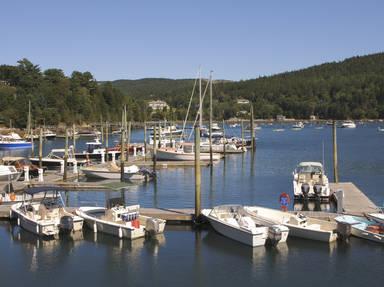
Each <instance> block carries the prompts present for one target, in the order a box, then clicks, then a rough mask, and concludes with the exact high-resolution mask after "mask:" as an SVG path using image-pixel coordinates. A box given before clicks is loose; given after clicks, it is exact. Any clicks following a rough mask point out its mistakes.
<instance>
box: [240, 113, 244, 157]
mask: <svg viewBox="0 0 384 287" xmlns="http://www.w3.org/2000/svg"><path fill="white" fill-rule="evenodd" d="M241 150H242V151H244V121H243V120H241Z"/></svg>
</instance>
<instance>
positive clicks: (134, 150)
mask: <svg viewBox="0 0 384 287" xmlns="http://www.w3.org/2000/svg"><path fill="white" fill-rule="evenodd" d="M136 151H137V148H136V146H134V147H133V156H134V157H136V156H137V154H136Z"/></svg>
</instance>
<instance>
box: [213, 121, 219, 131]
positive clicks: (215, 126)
mask: <svg viewBox="0 0 384 287" xmlns="http://www.w3.org/2000/svg"><path fill="white" fill-rule="evenodd" d="M211 129H212V131H220V130H221V127H219V124H218V123H212V128H211Z"/></svg>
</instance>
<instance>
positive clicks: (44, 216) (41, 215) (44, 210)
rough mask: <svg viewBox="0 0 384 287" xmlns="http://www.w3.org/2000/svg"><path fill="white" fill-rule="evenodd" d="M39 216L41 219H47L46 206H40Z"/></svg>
mask: <svg viewBox="0 0 384 287" xmlns="http://www.w3.org/2000/svg"><path fill="white" fill-rule="evenodd" d="M38 215H40V218H41V219H45V218H46V217H47V208H46V207H45V206H44V204H40V205H39V211H38Z"/></svg>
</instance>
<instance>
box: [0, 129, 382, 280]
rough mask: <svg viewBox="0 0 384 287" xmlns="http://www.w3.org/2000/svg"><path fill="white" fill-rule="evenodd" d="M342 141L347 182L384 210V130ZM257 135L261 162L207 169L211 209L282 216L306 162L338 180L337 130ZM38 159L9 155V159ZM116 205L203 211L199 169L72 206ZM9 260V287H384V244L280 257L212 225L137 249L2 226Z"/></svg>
mask: <svg viewBox="0 0 384 287" xmlns="http://www.w3.org/2000/svg"><path fill="white" fill-rule="evenodd" d="M276 128H285V130H284V131H274V129H276ZM337 132H338V148H339V177H340V181H343V182H347V181H351V182H353V183H355V184H356V185H357V186H358V187H359V188H360V189H361V190H363V191H364V192H365V194H366V195H367V196H368V197H369V198H370V199H372V200H373V201H374V202H375V203H376V204H377V205H378V206H382V205H383V201H384V193H383V186H384V145H383V144H384V133H383V132H378V131H377V125H376V124H364V125H358V127H357V128H356V129H338V131H337ZM226 133H227V134H228V133H233V134H239V130H238V129H230V128H228V130H227V131H226ZM142 135H143V132H142V131H141V130H137V131H134V132H133V135H132V141H133V142H139V141H142ZM256 136H257V148H256V153H255V154H254V155H252V153H251V152H247V153H245V154H244V155H228V156H227V157H226V159H225V160H221V161H220V162H218V163H216V164H215V165H214V166H213V168H212V169H211V168H209V167H203V168H202V187H201V190H202V205H203V207H212V206H214V205H218V204H226V203H239V204H247V205H262V206H267V207H272V208H279V201H278V197H279V195H280V193H282V192H287V193H288V194H292V172H293V170H294V168H295V166H296V165H297V164H298V163H299V162H301V161H319V162H324V165H325V169H326V172H327V174H328V176H329V178H330V179H331V180H332V179H333V172H332V168H333V167H332V129H331V128H330V127H329V126H317V125H308V126H306V127H305V128H304V129H303V130H300V131H294V130H291V129H290V126H288V125H287V126H280V127H276V125H275V126H263V128H262V129H261V130H259V131H257V135H256ZM113 140H118V136H116V137H115V138H112V137H111V139H110V143H111V142H113ZM63 143H64V140H63V139H56V140H54V141H46V142H45V143H44V144H45V146H44V154H47V153H48V152H49V150H50V149H52V148H57V147H60V148H62V147H63ZM76 146H77V148H78V149H82V148H85V140H78V142H77V144H76ZM29 152H30V151H11V152H2V153H1V154H0V156H1V157H2V156H5V155H14V156H15V155H23V156H25V155H28V153H29ZM158 165H161V164H160V163H158ZM112 196H123V197H124V199H125V201H126V203H127V204H140V205H141V206H144V207H160V208H168V207H173V208H188V207H193V204H194V170H193V168H192V167H186V168H162V169H160V170H159V171H158V176H157V180H156V182H149V183H144V184H139V185H134V184H129V185H128V186H127V187H126V188H125V189H123V190H122V191H115V192H109V193H105V192H96V191H95V192H92V191H87V192H70V193H68V203H69V205H71V206H85V205H99V206H103V205H104V204H105V200H106V199H107V198H109V197H112ZM290 209H296V210H330V211H332V210H333V209H334V207H333V206H332V205H330V204H314V203H311V204H308V205H303V204H302V203H295V202H292V203H291V206H290ZM0 254H1V256H0V276H1V279H0V280H1V281H0V282H1V286H26V285H28V286H41V285H43V286H47V285H55V286H78V285H80V284H81V285H83V284H86V286H91V285H92V286H106V285H108V284H123V285H124V286H149V285H155V286H213V285H220V286H234V285H235V286H236V285H237V286H244V285H248V284H262V285H261V286H265V285H269V286H279V285H282V284H289V285H295V286H308V285H310V286H324V285H325V284H330V283H331V284H332V285H333V286H335V285H340V286H346V285H347V284H348V286H364V285H366V284H370V285H373V286H381V285H382V282H383V280H384V272H383V271H384V261H383V254H384V247H383V246H381V245H380V244H377V243H373V242H369V241H365V240H362V239H356V238H351V239H350V240H349V242H335V243H332V244H325V243H322V242H314V241H310V240H303V239H296V238H289V239H288V242H287V243H286V244H283V245H279V246H277V247H275V248H273V247H256V248H251V247H248V246H245V245H242V244H240V243H238V242H235V241H232V240H230V239H227V238H225V237H223V236H221V235H219V234H217V233H216V232H214V231H213V230H212V229H211V228H210V227H209V226H204V227H202V228H193V227H190V226H170V225H168V226H167V227H166V231H165V233H164V235H163V236H159V237H157V238H152V239H139V240H135V241H132V242H131V241H124V240H119V239H117V238H114V237H111V236H107V235H103V234H97V235H96V234H94V233H93V232H91V231H89V230H84V231H83V232H80V233H78V234H74V235H73V236H68V237H63V238H60V239H59V240H51V241H45V240H41V239H39V238H37V237H36V236H34V235H32V234H30V233H28V232H26V231H24V230H21V229H20V228H19V227H18V226H16V225H14V224H12V223H9V222H8V221H2V222H0ZM331 280H332V281H331ZM375 282H377V284H376V283H375Z"/></svg>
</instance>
